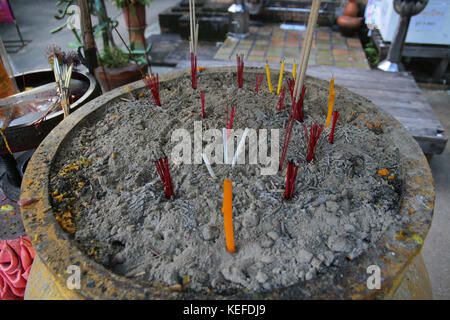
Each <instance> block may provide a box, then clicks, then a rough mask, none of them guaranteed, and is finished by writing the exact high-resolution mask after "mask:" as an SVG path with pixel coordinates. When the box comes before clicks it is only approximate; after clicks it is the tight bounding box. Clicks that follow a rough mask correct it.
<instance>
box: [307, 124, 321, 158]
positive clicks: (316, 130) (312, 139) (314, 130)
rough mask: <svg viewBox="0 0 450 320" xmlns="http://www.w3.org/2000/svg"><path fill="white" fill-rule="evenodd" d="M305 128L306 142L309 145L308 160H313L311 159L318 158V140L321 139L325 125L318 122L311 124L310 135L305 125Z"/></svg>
mask: <svg viewBox="0 0 450 320" xmlns="http://www.w3.org/2000/svg"><path fill="white" fill-rule="evenodd" d="M303 129H304V131H305V136H306V143H307V145H308V155H307V156H306V161H307V162H311V160H314V159H315V158H316V148H317V142H318V141H319V137H320V134H321V133H322V131H323V126H322V125H321V126H319V125H318V124H311V125H310V133H309V136H308V129H307V127H306V126H305V125H304V126H303Z"/></svg>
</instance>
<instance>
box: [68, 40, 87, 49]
mask: <svg viewBox="0 0 450 320" xmlns="http://www.w3.org/2000/svg"><path fill="white" fill-rule="evenodd" d="M66 46H67V48H71V49H78V48H79V47H82V46H83V44H82V43H81V42H78V41H75V42H71V43H68V44H67V45H66Z"/></svg>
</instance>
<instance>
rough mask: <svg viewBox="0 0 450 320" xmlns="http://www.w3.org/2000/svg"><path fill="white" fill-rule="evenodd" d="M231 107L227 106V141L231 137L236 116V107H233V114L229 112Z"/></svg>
mask: <svg viewBox="0 0 450 320" xmlns="http://www.w3.org/2000/svg"><path fill="white" fill-rule="evenodd" d="M228 107H229V105H228V104H227V129H228V130H227V139H228V137H229V136H230V130H231V129H232V128H233V122H234V114H235V113H236V106H234V107H233V106H232V107H231V112H228Z"/></svg>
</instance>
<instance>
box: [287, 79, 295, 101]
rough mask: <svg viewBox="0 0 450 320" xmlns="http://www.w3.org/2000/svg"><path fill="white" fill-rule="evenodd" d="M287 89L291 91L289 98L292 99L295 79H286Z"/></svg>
mask: <svg viewBox="0 0 450 320" xmlns="http://www.w3.org/2000/svg"><path fill="white" fill-rule="evenodd" d="M287 84H288V87H289V91H290V92H291V99H292V100H293V99H294V87H295V81H294V79H288V81H287Z"/></svg>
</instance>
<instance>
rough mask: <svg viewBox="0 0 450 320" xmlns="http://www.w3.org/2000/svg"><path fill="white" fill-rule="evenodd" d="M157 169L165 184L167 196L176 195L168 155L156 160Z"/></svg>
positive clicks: (168, 197)
mask: <svg viewBox="0 0 450 320" xmlns="http://www.w3.org/2000/svg"><path fill="white" fill-rule="evenodd" d="M155 167H156V171H157V172H158V175H159V178H160V179H161V182H162V184H163V185H164V193H165V194H166V198H167V199H170V197H171V196H174V197H175V193H174V192H173V185H172V178H171V177H170V172H169V160H168V159H167V157H165V158H162V159H159V160H156V161H155Z"/></svg>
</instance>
